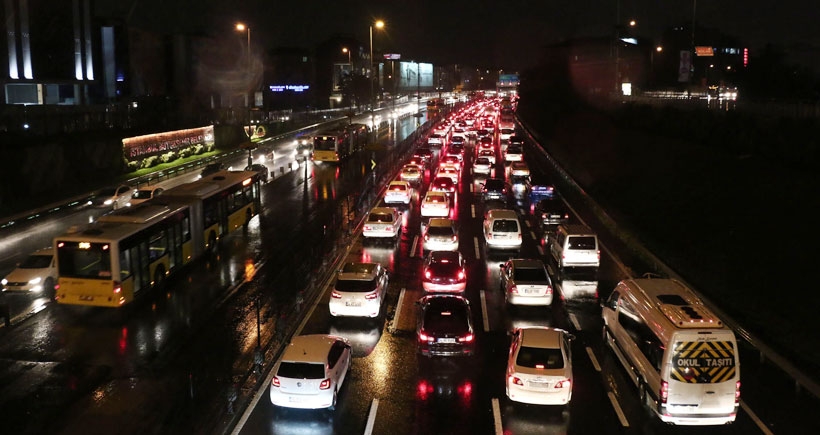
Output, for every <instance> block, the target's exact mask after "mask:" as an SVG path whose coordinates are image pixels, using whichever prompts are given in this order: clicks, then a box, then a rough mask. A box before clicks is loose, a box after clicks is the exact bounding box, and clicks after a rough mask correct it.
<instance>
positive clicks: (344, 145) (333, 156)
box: [313, 124, 369, 163]
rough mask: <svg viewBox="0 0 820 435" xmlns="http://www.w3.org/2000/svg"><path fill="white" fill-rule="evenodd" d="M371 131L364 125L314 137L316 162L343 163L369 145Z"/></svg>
mask: <svg viewBox="0 0 820 435" xmlns="http://www.w3.org/2000/svg"><path fill="white" fill-rule="evenodd" d="M368 136H369V131H368V129H367V126H366V125H364V124H350V125H348V126H346V127H344V128H337V129H333V130H326V131H322V132H319V133H318V134H317V135H316V136H314V137H313V161H314V162H335V163H338V162H341V161H342V160H344V159H346V158H348V157H350V156H351V155H353V154H354V153H356V152H358V151H360V150H361V149H363V148H364V146H365V144H367V140H368Z"/></svg>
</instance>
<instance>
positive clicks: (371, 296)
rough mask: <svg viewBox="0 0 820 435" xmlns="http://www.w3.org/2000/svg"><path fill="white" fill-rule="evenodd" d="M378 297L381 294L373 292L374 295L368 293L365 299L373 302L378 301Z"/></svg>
mask: <svg viewBox="0 0 820 435" xmlns="http://www.w3.org/2000/svg"><path fill="white" fill-rule="evenodd" d="M377 297H379V292H373V293H368V294H366V295H364V298H365V299H367V300H371V301H372V300H373V299H376V298H377Z"/></svg>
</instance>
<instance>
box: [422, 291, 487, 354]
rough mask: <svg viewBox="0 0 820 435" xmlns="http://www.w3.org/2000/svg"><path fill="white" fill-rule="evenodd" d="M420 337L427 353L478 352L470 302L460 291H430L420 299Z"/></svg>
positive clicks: (423, 348)
mask: <svg viewBox="0 0 820 435" xmlns="http://www.w3.org/2000/svg"><path fill="white" fill-rule="evenodd" d="M418 304H419V306H420V308H421V309H420V310H419V311H418V313H419V314H418V322H417V324H416V339H417V341H418V351H419V353H420V354H422V355H424V356H452V355H472V354H473V353H474V352H475V333H474V331H473V320H472V313H471V310H470V302H469V301H467V299H466V298H464V297H462V296H458V295H442V294H434V295H428V296H425V297H423V298H421V299H419V302H418Z"/></svg>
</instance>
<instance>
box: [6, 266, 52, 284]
mask: <svg viewBox="0 0 820 435" xmlns="http://www.w3.org/2000/svg"><path fill="white" fill-rule="evenodd" d="M47 276H48V269H14V270H12V271H11V272H10V273H9V274H8V275H6V280H8V281H9V282H29V280H32V279H34V278H37V277H40V278H43V279H45V278H46V277H47Z"/></svg>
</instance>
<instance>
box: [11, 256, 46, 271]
mask: <svg viewBox="0 0 820 435" xmlns="http://www.w3.org/2000/svg"><path fill="white" fill-rule="evenodd" d="M50 265H51V255H31V256H29V257H28V258H26V259H25V260H24V261H23V262H22V263H20V265H19V266H17V267H19V268H20V269H45V268H46V267H49V266H50Z"/></svg>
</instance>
